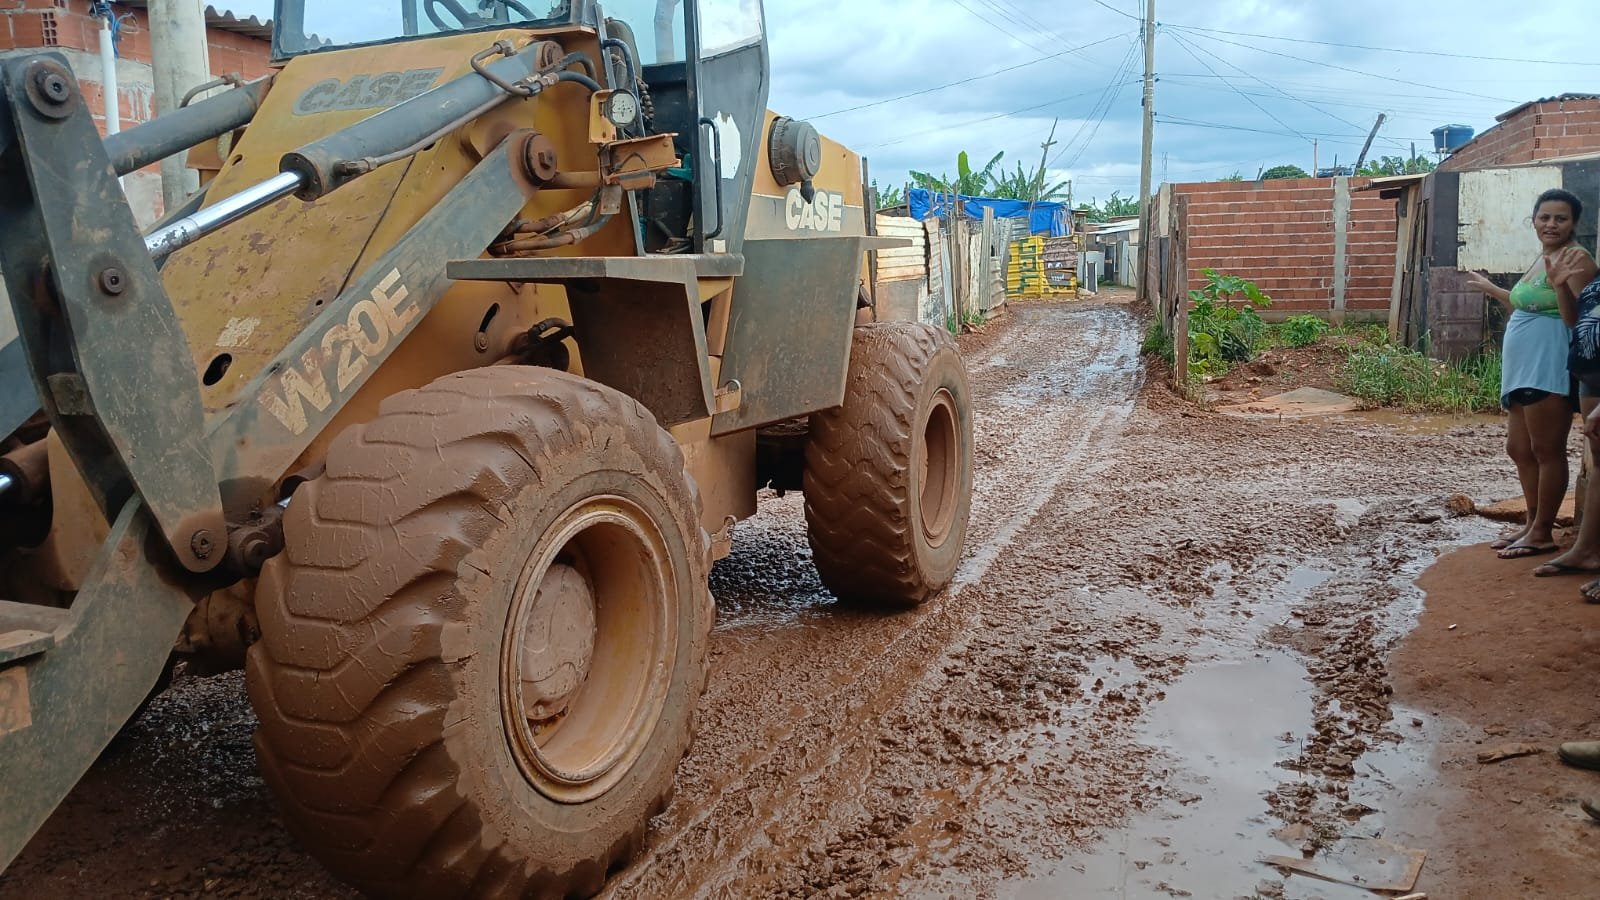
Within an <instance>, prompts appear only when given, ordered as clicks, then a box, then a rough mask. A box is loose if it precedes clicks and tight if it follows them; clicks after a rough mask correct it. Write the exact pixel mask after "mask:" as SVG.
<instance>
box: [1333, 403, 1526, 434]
mask: <svg viewBox="0 0 1600 900" xmlns="http://www.w3.org/2000/svg"><path fill="white" fill-rule="evenodd" d="M1311 421H1318V422H1328V423H1335V424H1357V425H1381V426H1384V427H1388V428H1393V429H1397V430H1400V431H1405V432H1409V433H1411V434H1448V433H1450V432H1451V431H1454V430H1455V429H1457V428H1462V427H1464V426H1471V425H1495V426H1503V425H1505V421H1506V420H1505V417H1504V416H1497V415H1490V414H1482V413H1474V414H1471V415H1450V414H1440V413H1408V412H1400V411H1399V410H1393V409H1365V410H1361V411H1360V412H1349V413H1338V414H1337V415H1331V416H1322V417H1318V418H1316V419H1312V420H1311Z"/></svg>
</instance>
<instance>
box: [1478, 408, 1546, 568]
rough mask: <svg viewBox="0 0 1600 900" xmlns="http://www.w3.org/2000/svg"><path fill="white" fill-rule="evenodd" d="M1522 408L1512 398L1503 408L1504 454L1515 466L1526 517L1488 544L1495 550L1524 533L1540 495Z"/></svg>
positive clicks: (1534, 461) (1531, 445)
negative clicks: (1518, 526) (1509, 405)
mask: <svg viewBox="0 0 1600 900" xmlns="http://www.w3.org/2000/svg"><path fill="white" fill-rule="evenodd" d="M1525 409H1526V408H1525V407H1524V406H1523V405H1522V404H1521V403H1517V402H1514V401H1513V402H1512V404H1511V408H1510V409H1508V410H1507V411H1506V455H1507V456H1509V457H1511V464H1512V465H1514V466H1516V467H1517V481H1518V482H1520V483H1521V484H1522V503H1523V506H1524V507H1526V508H1527V510H1528V517H1527V518H1526V519H1524V520H1523V522H1522V527H1520V528H1517V529H1514V530H1511V531H1507V532H1506V533H1504V534H1502V535H1500V539H1499V540H1497V541H1495V542H1494V543H1492V544H1490V545H1489V546H1490V547H1493V548H1494V549H1496V550H1503V549H1505V548H1507V547H1509V546H1511V545H1512V544H1515V543H1517V542H1518V541H1520V540H1522V539H1523V538H1524V537H1526V536H1527V534H1528V529H1529V528H1530V527H1531V526H1532V525H1533V507H1534V504H1535V503H1537V502H1538V498H1539V460H1538V458H1537V457H1535V456H1534V455H1533V441H1532V439H1531V438H1530V437H1529V436H1528V420H1527V416H1526V415H1525Z"/></svg>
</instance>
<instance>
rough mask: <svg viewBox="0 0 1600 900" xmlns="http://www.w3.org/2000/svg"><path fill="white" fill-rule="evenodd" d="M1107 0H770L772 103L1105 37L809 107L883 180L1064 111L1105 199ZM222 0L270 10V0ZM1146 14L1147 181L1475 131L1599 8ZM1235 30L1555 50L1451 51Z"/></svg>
mask: <svg viewBox="0 0 1600 900" xmlns="http://www.w3.org/2000/svg"><path fill="white" fill-rule="evenodd" d="M309 2H312V3H316V2H318V0H309ZM1104 3H1105V5H1100V4H1098V3H1095V2H1091V0H1072V2H1064V0H895V2H882V0H878V2H874V0H766V19H767V27H768V30H769V32H770V34H771V45H772V59H773V78H772V98H771V105H772V106H773V108H774V109H777V110H778V111H780V112H783V113H785V114H787V115H795V116H801V117H807V116H810V117H817V116H824V114H827V113H831V112H835V111H837V110H841V109H844V108H847V107H852V106H858V105H861V104H865V103H875V102H877V101H883V100H887V99H889V98H892V97H896V96H899V95H902V94H907V93H911V92H914V91H920V90H925V89H927V88H931V87H934V86H937V85H940V84H943V83H946V82H951V81H956V80H958V79H968V78H974V77H975V76H981V75H985V74H986V73H990V72H994V71H996V70H1000V69H1005V68H1008V67H1015V66H1018V65H1019V64H1021V63H1026V62H1028V61H1030V60H1033V59H1037V58H1039V57H1041V56H1045V55H1048V54H1056V53H1061V52H1062V51H1064V50H1067V49H1069V48H1072V47H1076V46H1080V45H1084V44H1089V43H1091V42H1096V41H1101V40H1102V39H1106V38H1109V39H1110V40H1106V41H1104V42H1103V43H1098V44H1096V45H1095V46H1093V47H1091V48H1089V49H1087V50H1084V51H1082V52H1081V53H1076V54H1070V55H1066V56H1063V57H1060V58H1058V59H1053V60H1049V61H1046V62H1041V63H1038V64H1036V65H1029V66H1025V67H1021V68H1017V69H1015V70H1014V71H1010V72H1005V73H1003V74H999V75H995V76H994V77H987V78H978V79H977V80H973V81H970V82H969V83H967V84H963V85H959V86H956V87H951V88H947V89H943V90H939V91H935V92H932V93H927V94H924V95H922V96H918V97H914V98H910V99H905V100H898V101H894V102H889V103H881V104H879V105H874V106H871V107H869V108H867V109H863V110H859V111H856V112H849V113H841V114H838V115H832V116H827V117H825V118H821V119H819V120H818V121H817V123H816V124H817V126H818V127H819V129H821V130H822V131H823V132H824V133H825V134H828V135H829V136H830V137H833V138H835V139H837V140H840V141H842V142H844V143H845V144H846V145H848V146H851V147H853V148H855V149H857V150H859V151H860V152H862V153H864V154H865V155H867V156H868V157H869V158H870V159H871V164H872V170H873V172H874V173H875V174H876V175H877V176H878V177H879V180H880V182H881V183H884V184H897V183H900V182H901V181H903V180H904V179H905V177H906V172H907V170H909V169H926V170H930V171H933V172H936V173H938V172H946V171H952V170H953V169H954V168H955V157H956V154H957V153H958V152H960V151H961V150H967V151H969V153H970V154H971V156H972V157H973V158H974V159H975V160H976V161H977V162H978V163H980V164H981V163H982V162H983V161H986V160H987V159H988V158H989V157H990V156H992V155H994V153H996V152H998V151H1002V150H1003V151H1005V153H1006V157H1005V165H1006V166H1007V168H1012V167H1014V165H1015V163H1016V162H1019V161H1020V162H1022V163H1023V165H1024V166H1026V167H1030V168H1031V167H1032V166H1034V165H1036V164H1037V162H1038V160H1039V154H1040V149H1039V145H1040V143H1041V142H1043V141H1044V139H1045V137H1046V135H1047V134H1048V133H1049V131H1050V125H1051V121H1052V119H1054V118H1056V117H1060V119H1061V121H1060V124H1059V126H1058V128H1057V132H1056V139H1057V142H1058V143H1057V146H1056V147H1054V148H1052V151H1051V152H1052V154H1059V155H1058V156H1057V158H1056V159H1055V161H1054V163H1053V165H1052V169H1051V176H1052V178H1062V179H1065V178H1071V179H1073V180H1074V193H1075V195H1076V196H1077V197H1078V198H1089V197H1099V198H1102V199H1103V198H1104V197H1106V196H1108V195H1110V193H1111V192H1112V191H1113V190H1116V191H1120V192H1121V193H1122V195H1123V196H1128V195H1130V194H1132V193H1135V192H1136V189H1137V186H1138V163H1139V143H1140V86H1139V85H1138V84H1137V83H1128V84H1124V85H1122V86H1121V88H1120V92H1116V93H1114V101H1113V102H1111V103H1109V104H1108V105H1106V106H1104V107H1101V106H1099V101H1100V100H1101V98H1102V96H1104V95H1105V90H1106V88H1107V85H1108V84H1109V83H1110V82H1112V81H1113V80H1114V79H1115V80H1121V81H1131V82H1136V81H1137V78H1138V76H1139V74H1140V73H1141V72H1142V59H1141V57H1140V56H1139V54H1138V53H1137V52H1135V55H1134V56H1133V58H1132V60H1131V62H1132V69H1131V71H1128V70H1122V71H1121V72H1120V75H1121V77H1120V78H1117V77H1116V76H1118V75H1119V66H1120V65H1121V64H1122V63H1123V62H1124V60H1125V58H1127V57H1126V54H1127V51H1128V50H1129V49H1130V45H1131V43H1132V42H1134V40H1135V38H1134V34H1135V32H1136V30H1137V28H1138V25H1139V23H1138V21H1137V20H1136V18H1135V16H1136V14H1137V13H1138V12H1139V9H1140V0H1104ZM223 4H224V5H227V6H229V7H231V8H232V9H234V10H235V11H236V12H241V13H256V14H259V15H266V14H269V13H270V9H269V7H270V3H269V2H267V0H242V2H228V0H223ZM390 5H393V6H395V7H398V0H396V2H394V3H392V4H391V3H389V2H388V0H368V2H367V4H366V6H368V7H371V8H376V7H378V6H384V7H388V6H390ZM610 5H611V6H612V7H613V8H614V9H623V8H626V9H627V10H628V11H629V13H630V14H632V11H633V10H635V9H651V8H653V3H652V2H651V0H622V2H621V3H620V4H619V3H613V4H610ZM344 6H345V7H346V8H349V9H354V8H357V7H363V4H362V3H356V2H352V3H346V4H344ZM1107 7H1110V8H1107ZM1117 10H1121V11H1122V13H1119V12H1117ZM1160 12H1161V16H1160V21H1161V23H1162V27H1161V29H1160V30H1159V31H1158V41H1157V59H1156V63H1157V64H1156V69H1157V72H1158V73H1159V75H1160V78H1161V80H1160V83H1159V85H1158V87H1157V93H1156V110H1157V112H1158V115H1159V116H1160V117H1161V118H1163V119H1165V120H1169V121H1166V122H1164V123H1163V124H1161V125H1160V126H1158V129H1157V135H1156V155H1155V169H1156V172H1155V174H1156V180H1158V181H1159V180H1161V175H1162V171H1163V166H1164V167H1165V170H1166V172H1167V177H1168V178H1169V179H1170V180H1174V181H1180V180H1198V179H1204V178H1216V177H1222V176H1226V175H1229V174H1231V173H1233V172H1235V171H1237V172H1239V173H1241V174H1243V175H1246V176H1252V175H1254V174H1255V173H1256V172H1257V171H1258V170H1259V169H1261V168H1264V167H1270V166H1272V165H1275V164H1278V163H1294V164H1297V165H1300V166H1301V167H1302V168H1307V169H1309V168H1311V165H1312V144H1311V141H1312V140H1313V139H1315V140H1316V141H1317V142H1318V158H1319V160H1320V161H1321V162H1322V163H1323V164H1324V165H1327V164H1330V163H1331V162H1332V161H1333V159H1334V158H1335V156H1337V158H1338V160H1339V161H1340V162H1341V163H1349V162H1353V161H1354V158H1355V156H1356V155H1357V153H1359V152H1360V149H1361V143H1362V141H1363V140H1364V139H1365V136H1366V131H1367V129H1369V128H1370V127H1371V124H1372V121H1373V119H1374V118H1375V117H1376V115H1377V114H1378V113H1379V112H1384V113H1387V114H1388V121H1387V122H1386V123H1385V124H1384V127H1383V130H1382V132H1381V134H1380V137H1379V140H1378V141H1377V143H1376V144H1375V145H1374V147H1373V150H1372V155H1374V156H1377V155H1404V154H1406V153H1408V152H1409V148H1410V144H1411V143H1412V142H1413V141H1415V142H1416V144H1417V149H1418V151H1419V152H1428V151H1431V149H1432V138H1431V137H1430V136H1429V134H1430V132H1431V131H1432V129H1434V128H1436V127H1438V126H1440V125H1444V124H1453V123H1458V122H1459V123H1462V124H1467V125H1471V126H1473V127H1474V128H1476V129H1478V130H1479V131H1480V132H1481V131H1483V130H1485V129H1487V128H1488V127H1490V126H1491V125H1493V124H1494V117H1495V115H1497V114H1499V113H1502V112H1504V111H1506V110H1507V109H1509V108H1511V107H1512V106H1514V105H1516V104H1518V103H1521V102H1523V101H1525V100H1530V99H1535V98H1538V97H1541V96H1549V95H1553V94H1559V93H1564V92H1567V91H1596V90H1600V65H1596V63H1600V57H1596V56H1595V55H1594V54H1593V52H1592V49H1591V48H1592V46H1593V40H1592V37H1591V36H1590V31H1591V28H1590V26H1591V24H1592V23H1593V21H1594V20H1595V14H1594V10H1593V7H1592V6H1591V5H1590V4H1587V3H1580V2H1579V0H1546V2H1544V3H1542V4H1538V5H1529V6H1527V7H1507V6H1506V4H1505V3H1504V2H1491V0H1456V2H1453V3H1451V4H1449V5H1448V6H1446V5H1444V4H1441V3H1411V4H1399V3H1394V2H1388V0H1346V2H1343V3H1327V2H1322V0H1188V2H1183V3H1178V2H1174V0H1165V2H1163V3H1162V4H1161V9H1160ZM638 27H640V26H639V25H636V28H638ZM643 27H645V28H648V27H649V26H648V23H645V24H644V25H643ZM1185 27H1192V28H1207V29H1216V30H1218V31H1220V32H1233V34H1225V33H1211V32H1197V31H1188V30H1184V29H1185ZM1246 35H1272V36H1276V37H1280V38H1297V39H1300V40H1301V41H1326V42H1334V43H1342V44H1358V45H1366V46H1369V47H1396V48H1409V49H1411V50H1414V51H1416V50H1432V51H1441V52H1445V53H1456V54H1466V55H1475V56H1483V57H1519V58H1529V59H1537V60H1556V61H1566V62H1565V63H1558V64H1546V63H1530V62H1500V61H1494V60H1488V59H1457V58H1450V57H1442V56H1429V55H1423V54H1421V53H1416V52H1412V53H1391V52H1384V51H1379V50H1366V49H1355V48H1349V47H1333V46H1325V45H1322V44H1317V43H1298V42H1294V41H1285V40H1273V39H1269V38H1264V37H1257V36H1246ZM1229 42H1231V43H1229ZM1191 54H1192V55H1191ZM1195 57H1199V58H1198V59H1196V58H1195ZM1578 62H1581V63H1586V64H1587V65H1575V64H1573V63H1578ZM1335 67H1342V68H1335ZM1351 70H1355V71H1351ZM1362 73H1367V74H1362ZM1241 93H1243V94H1248V95H1250V96H1249V97H1244V96H1241ZM1063 98H1064V99H1063ZM1031 107H1037V108H1031ZM1102 109H1103V110H1104V113H1105V115H1104V118H1103V121H1101V116H1100V111H1101V110H1102ZM1183 122H1190V123H1203V124H1205V125H1209V126H1222V127H1199V126H1196V125H1193V124H1180V123H1183ZM1097 123H1098V125H1097ZM1235 129H1254V130H1235ZM1260 132H1268V133H1260ZM1091 135H1092V138H1091ZM1069 162H1070V164H1069Z"/></svg>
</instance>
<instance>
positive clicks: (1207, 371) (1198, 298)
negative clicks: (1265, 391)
mask: <svg viewBox="0 0 1600 900" xmlns="http://www.w3.org/2000/svg"><path fill="white" fill-rule="evenodd" d="M1201 273H1202V274H1203V275H1205V277H1206V284H1205V286H1204V287H1202V288H1200V289H1199V290H1193V291H1190V292H1189V300H1190V302H1191V303H1193V304H1194V308H1193V309H1191V310H1190V311H1189V369H1190V371H1191V372H1194V373H1196V374H1201V375H1221V374H1223V373H1224V372H1227V371H1228V370H1229V369H1231V368H1233V367H1234V366H1235V365H1238V364H1239V363H1242V362H1248V361H1249V360H1250V358H1251V357H1252V356H1255V353H1256V348H1257V347H1259V346H1260V345H1261V341H1262V337H1263V336H1264V335H1265V333H1266V327H1267V326H1266V323H1265V322H1263V321H1261V315H1260V314H1259V313H1257V312H1256V309H1257V308H1261V309H1266V308H1267V307H1269V306H1271V305H1272V298H1271V297H1268V296H1267V295H1266V294H1265V293H1263V292H1262V290H1261V288H1260V287H1258V286H1257V285H1256V283H1255V282H1253V281H1249V280H1247V279H1244V278H1240V277H1238V276H1237V275H1223V274H1221V273H1219V272H1218V271H1217V270H1216V269H1202V270H1201Z"/></svg>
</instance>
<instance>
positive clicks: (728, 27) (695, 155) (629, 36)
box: [273, 0, 769, 254]
mask: <svg viewBox="0 0 1600 900" xmlns="http://www.w3.org/2000/svg"><path fill="white" fill-rule="evenodd" d="M273 19H274V24H273V55H274V57H275V58H276V59H279V60H287V59H289V58H291V57H294V56H299V55H302V54H306V53H317V52H323V51H329V50H339V49H346V48H350V47H359V46H364V45H372V44H386V43H394V42H399V41H410V40H425V39H427V38H429V37H432V36H434V35H438V34H447V33H449V34H456V33H466V32H475V31H487V32H492V31H499V30H503V29H506V28H528V29H537V30H540V31H560V30H562V29H571V28H581V29H590V30H593V31H594V32H596V33H598V34H599V35H600V37H601V38H602V39H605V40H607V41H619V42H621V44H622V45H624V46H626V48H627V54H626V55H627V56H628V57H631V59H627V60H624V59H623V58H622V57H623V54H622V53H620V52H609V53H607V54H606V60H607V62H606V65H604V66H601V69H602V70H603V75H602V77H601V81H602V83H603V84H605V86H607V87H611V88H621V89H626V90H628V91H630V92H631V93H632V94H633V95H634V97H636V98H637V102H638V106H639V113H640V115H639V124H638V125H637V126H635V127H636V129H637V130H639V131H641V132H642V133H643V134H664V133H671V134H674V135H676V136H677V137H676V139H675V144H676V148H677V151H678V155H679V157H680V158H681V159H682V160H683V162H682V165H681V166H680V167H679V168H678V169H674V170H671V171H669V172H667V173H666V174H665V175H664V176H662V177H661V178H660V179H659V180H658V181H657V184H656V186H655V187H654V188H653V189H651V190H649V191H644V192H639V193H638V194H637V195H635V196H634V198H633V204H634V209H635V213H636V215H635V222H636V233H637V236H638V244H639V247H640V249H641V250H642V251H643V252H646V253H713V254H715V253H738V252H740V248H741V246H742V244H743V238H744V230H745V221H746V218H747V216H748V212H749V198H750V194H751V189H752V186H753V184H754V180H755V170H756V166H757V164H758V161H759V158H760V147H761V130H762V128H763V127H764V122H765V116H766V107H767V94H768V74H769V63H768V57H767V42H766V27H765V24H766V23H765V16H764V15H763V13H762V5H761V0H687V2H686V0H615V2H610V3H603V4H602V3H596V2H594V0H558V2H553V3H552V2H551V0H354V2H342V3H337V4H331V3H313V2H307V0H276V4H275V12H274V16H273ZM613 49H616V48H613ZM630 75H633V76H636V77H633V78H632V79H630ZM630 80H632V81H633V82H634V83H632V84H630V83H629V81H630Z"/></svg>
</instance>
